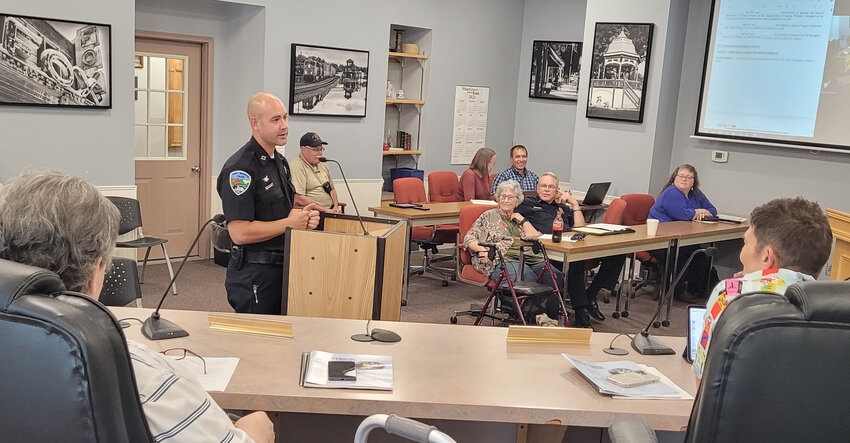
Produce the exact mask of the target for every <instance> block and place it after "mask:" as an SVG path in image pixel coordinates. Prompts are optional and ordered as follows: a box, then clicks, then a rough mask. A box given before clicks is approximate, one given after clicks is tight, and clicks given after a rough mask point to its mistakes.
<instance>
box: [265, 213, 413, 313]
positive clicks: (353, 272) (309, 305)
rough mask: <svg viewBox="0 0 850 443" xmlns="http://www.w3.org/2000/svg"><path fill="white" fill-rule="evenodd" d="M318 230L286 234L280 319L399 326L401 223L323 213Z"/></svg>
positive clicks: (403, 234)
mask: <svg viewBox="0 0 850 443" xmlns="http://www.w3.org/2000/svg"><path fill="white" fill-rule="evenodd" d="M322 220H323V225H324V228H323V230H315V231H311V230H304V229H292V228H287V230H286V246H285V248H284V264H283V302H282V303H281V314H283V315H297V316H303V317H327V318H349V319H361V320H367V319H374V320H393V321H398V320H399V318H400V316H401V299H402V290H403V288H404V277H405V275H404V269H405V259H406V258H407V247H408V239H407V235H408V232H409V231H410V229H409V228H408V226H407V221H405V220H385V219H379V218H368V217H364V218H363V225H364V226H365V227H366V230H367V231H369V235H364V234H363V229H362V228H361V227H360V222H359V221H358V220H357V217H356V216H353V215H345V214H326V213H322Z"/></svg>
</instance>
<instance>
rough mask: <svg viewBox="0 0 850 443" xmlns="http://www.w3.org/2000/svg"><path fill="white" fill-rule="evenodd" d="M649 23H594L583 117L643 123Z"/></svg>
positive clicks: (649, 40)
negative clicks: (588, 86)
mask: <svg viewBox="0 0 850 443" xmlns="http://www.w3.org/2000/svg"><path fill="white" fill-rule="evenodd" d="M651 46H652V23H597V24H596V30H595V32H594V34H593V57H592V59H591V65H590V90H589V91H588V94H587V114H586V115H587V117H588V118H602V119H607V120H622V121H628V122H636V123H641V122H643V105H644V96H645V91H646V67H647V66H648V65H649V53H650V47H651Z"/></svg>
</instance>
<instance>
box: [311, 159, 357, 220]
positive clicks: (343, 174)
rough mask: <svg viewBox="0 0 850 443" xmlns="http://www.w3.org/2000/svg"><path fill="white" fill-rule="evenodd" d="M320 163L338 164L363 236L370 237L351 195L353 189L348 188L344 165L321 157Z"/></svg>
mask: <svg viewBox="0 0 850 443" xmlns="http://www.w3.org/2000/svg"><path fill="white" fill-rule="evenodd" d="M319 161H320V162H322V163H325V162H331V163H336V166H337V167H338V168H339V173H340V174H342V181H343V182H344V183H345V189H347V190H348V196H349V197H351V206H354V212H355V213H356V214H357V220H358V221H359V222H360V227H361V228H362V229H363V235H369V231H367V230H366V226H363V217H360V211H359V210H357V203H354V194H352V193H351V188H349V187H348V180H347V179H346V178H345V172H342V165H341V164H339V162H338V161H336V160H331V159H329V158H327V157H319Z"/></svg>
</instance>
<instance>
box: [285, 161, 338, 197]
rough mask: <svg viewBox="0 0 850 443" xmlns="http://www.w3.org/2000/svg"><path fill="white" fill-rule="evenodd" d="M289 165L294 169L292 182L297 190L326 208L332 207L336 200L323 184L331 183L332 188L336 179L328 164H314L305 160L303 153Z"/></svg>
mask: <svg viewBox="0 0 850 443" xmlns="http://www.w3.org/2000/svg"><path fill="white" fill-rule="evenodd" d="M289 167H290V168H291V169H292V184H293V185H294V186H295V192H297V193H298V194H301V195H303V196H305V197H307V198H309V199H310V200H312V201H314V202H316V203H318V204H319V206H322V207H324V208H328V209H330V208H331V206H333V203H334V201H333V199H332V198H331V195H330V194H329V193H327V192H325V190H324V189H323V188H322V184H324V183H325V182H327V183H330V184H331V189H333V186H334V181H333V179H332V178H331V174H330V171H328V166H327V165H326V164H324V163H319V164H318V165H316V166H313V165H311V164H310V163H307V160H304V157H302V156H301V154H298V157H295V158H294V159H293V160H292V162H291V163H290V164H289Z"/></svg>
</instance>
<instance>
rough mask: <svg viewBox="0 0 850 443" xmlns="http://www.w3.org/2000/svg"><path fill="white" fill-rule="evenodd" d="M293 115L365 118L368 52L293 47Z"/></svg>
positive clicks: (291, 94)
mask: <svg viewBox="0 0 850 443" xmlns="http://www.w3.org/2000/svg"><path fill="white" fill-rule="evenodd" d="M289 72H290V81H289V85H290V86H289V88H290V89H289V113H290V115H329V116H342V117H365V116H366V96H367V94H366V89H367V87H368V79H369V51H360V50H357V49H341V48H330V47H326V46H311V45H302V44H298V43H293V44H292V65H291V67H290V71H289Z"/></svg>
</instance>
